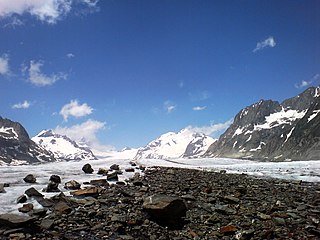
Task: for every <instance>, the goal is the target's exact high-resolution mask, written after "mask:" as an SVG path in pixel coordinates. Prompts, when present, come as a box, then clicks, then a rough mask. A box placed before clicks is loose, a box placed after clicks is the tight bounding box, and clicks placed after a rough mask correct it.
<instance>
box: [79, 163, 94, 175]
mask: <svg viewBox="0 0 320 240" xmlns="http://www.w3.org/2000/svg"><path fill="white" fill-rule="evenodd" d="M82 171H84V172H85V173H88V174H91V173H93V171H94V170H93V169H92V167H91V165H90V164H89V163H87V164H85V165H84V166H83V167H82Z"/></svg>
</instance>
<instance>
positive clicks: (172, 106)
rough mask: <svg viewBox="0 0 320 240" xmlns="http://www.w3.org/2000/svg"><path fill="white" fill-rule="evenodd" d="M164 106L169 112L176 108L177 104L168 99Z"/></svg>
mask: <svg viewBox="0 0 320 240" xmlns="http://www.w3.org/2000/svg"><path fill="white" fill-rule="evenodd" d="M163 108H164V110H165V111H166V112H167V113H168V114H169V113H172V112H173V111H174V110H176V108H177V106H176V105H174V104H173V103H172V102H171V101H166V102H164V104H163Z"/></svg>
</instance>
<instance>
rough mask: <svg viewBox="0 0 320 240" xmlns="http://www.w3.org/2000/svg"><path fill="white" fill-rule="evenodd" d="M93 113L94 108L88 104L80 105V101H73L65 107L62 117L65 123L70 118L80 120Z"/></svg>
mask: <svg viewBox="0 0 320 240" xmlns="http://www.w3.org/2000/svg"><path fill="white" fill-rule="evenodd" d="M92 111H93V108H92V107H90V106H89V105H88V104H86V103H84V104H81V105H80V104H79V103H78V100H71V101H70V103H68V104H66V105H64V106H63V107H62V108H61V110H60V115H61V116H62V117H63V119H64V120H65V121H68V118H69V117H70V116H73V117H76V118H79V117H83V116H87V115H90V114H91V113H92Z"/></svg>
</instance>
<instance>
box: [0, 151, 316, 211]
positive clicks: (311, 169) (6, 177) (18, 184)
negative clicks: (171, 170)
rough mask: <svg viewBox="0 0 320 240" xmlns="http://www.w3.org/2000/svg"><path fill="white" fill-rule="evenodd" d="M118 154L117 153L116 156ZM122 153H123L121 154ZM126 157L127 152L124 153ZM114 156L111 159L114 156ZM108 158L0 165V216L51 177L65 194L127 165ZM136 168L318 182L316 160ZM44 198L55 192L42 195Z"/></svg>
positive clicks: (202, 161)
mask: <svg viewBox="0 0 320 240" xmlns="http://www.w3.org/2000/svg"><path fill="white" fill-rule="evenodd" d="M118 154H121V153H118ZM123 154H124V153H123ZM127 154H128V153H127ZM118 156H119V155H117V154H116V153H114V157H118ZM114 157H112V156H110V157H108V158H103V159H99V160H90V161H68V162H54V163H45V164H38V165H23V166H0V183H9V184H10V187H6V188H5V190H6V193H0V206H1V208H0V213H5V212H15V213H17V212H18V211H17V209H18V208H19V207H21V206H22V204H16V199H17V197H18V196H20V195H22V194H23V193H24V192H25V190H27V189H28V188H30V187H34V188H36V189H37V190H38V191H40V192H41V191H42V189H43V188H45V187H46V185H47V184H48V181H49V178H50V176H51V175H53V174H55V175H59V176H60V177H61V180H62V183H61V184H60V185H59V188H60V189H61V190H62V191H64V192H65V194H67V195H68V191H66V190H65V189H64V188H63V186H64V184H65V182H67V181H69V180H76V181H78V182H79V183H81V184H82V183H83V182H87V181H90V180H92V179H99V178H103V176H100V175H97V174H96V172H97V171H98V169H99V168H109V167H110V166H111V165H112V164H119V165H120V168H121V169H125V168H127V167H129V166H130V164H129V162H130V160H129V159H126V160H123V159H119V158H114ZM86 163H90V164H91V165H92V167H93V169H94V170H95V172H94V173H93V174H85V173H84V172H83V171H82V170H81V169H82V166H83V165H84V164H86ZM137 164H138V165H144V166H146V167H155V166H165V167H178V168H190V169H201V170H211V171H220V170H222V169H224V170H227V172H228V173H246V174H248V175H255V176H259V177H274V178H282V179H292V180H303V181H309V182H320V160H318V161H316V160H315V161H297V162H276V163H275V162H256V161H249V160H237V159H225V158H198V159H174V160H164V159H140V160H137ZM28 174H34V175H35V176H36V178H37V183H36V184H27V183H25V182H24V181H23V178H24V177H25V176H26V175H28ZM133 174H134V173H127V172H125V171H123V175H119V180H120V181H124V180H125V179H127V178H129V177H131V176H132V175H133ZM43 194H44V195H46V196H47V197H50V196H52V195H55V194H56V193H43ZM29 202H32V203H34V204H35V207H36V208H37V207H40V206H39V205H38V204H37V203H36V202H35V201H30V200H29Z"/></svg>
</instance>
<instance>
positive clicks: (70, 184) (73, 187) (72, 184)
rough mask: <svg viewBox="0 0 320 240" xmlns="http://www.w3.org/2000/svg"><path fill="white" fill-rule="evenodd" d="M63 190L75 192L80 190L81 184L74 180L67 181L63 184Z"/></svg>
mask: <svg viewBox="0 0 320 240" xmlns="http://www.w3.org/2000/svg"><path fill="white" fill-rule="evenodd" d="M64 188H65V189H70V190H77V189H80V188H81V184H80V183H78V182H77V181H75V180H71V181H68V182H66V183H65V184H64Z"/></svg>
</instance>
